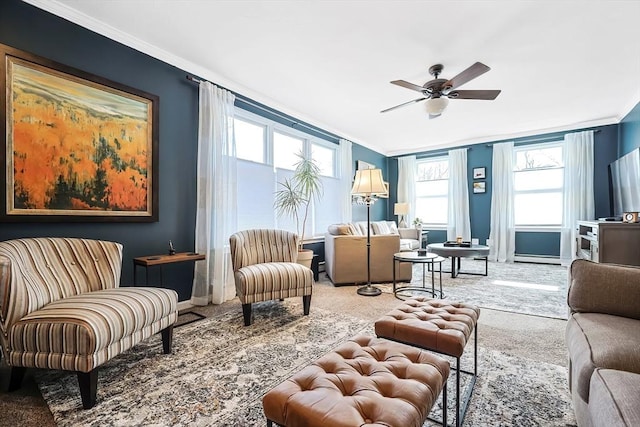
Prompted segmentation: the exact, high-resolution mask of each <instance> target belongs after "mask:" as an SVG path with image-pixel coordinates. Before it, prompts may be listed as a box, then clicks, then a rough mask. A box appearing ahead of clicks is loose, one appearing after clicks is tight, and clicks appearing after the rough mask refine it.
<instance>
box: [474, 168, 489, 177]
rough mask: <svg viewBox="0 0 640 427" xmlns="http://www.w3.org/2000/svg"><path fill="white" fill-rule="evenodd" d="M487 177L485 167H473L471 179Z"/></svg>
mask: <svg viewBox="0 0 640 427" xmlns="http://www.w3.org/2000/svg"><path fill="white" fill-rule="evenodd" d="M486 177H487V168H473V179H485V178H486Z"/></svg>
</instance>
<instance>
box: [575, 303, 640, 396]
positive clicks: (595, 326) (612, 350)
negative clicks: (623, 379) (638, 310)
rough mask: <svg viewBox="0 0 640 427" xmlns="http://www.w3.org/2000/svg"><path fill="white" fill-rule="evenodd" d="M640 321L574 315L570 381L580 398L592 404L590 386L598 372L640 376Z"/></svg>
mask: <svg viewBox="0 0 640 427" xmlns="http://www.w3.org/2000/svg"><path fill="white" fill-rule="evenodd" d="M639 330H640V320H636V319H629V318H626V317H618V316H611V315H608V314H601V313H574V314H573V315H572V316H571V318H570V319H569V322H568V323H567V330H566V341H567V346H568V347H569V348H570V349H571V371H572V372H571V377H572V378H573V380H572V381H573V386H574V387H576V388H577V392H578V394H579V395H580V397H581V398H582V399H583V400H584V401H585V402H589V383H590V379H591V375H592V374H593V371H594V370H595V369H596V368H607V369H618V370H622V371H630V372H635V373H638V374H640V341H639V340H638V331H639Z"/></svg>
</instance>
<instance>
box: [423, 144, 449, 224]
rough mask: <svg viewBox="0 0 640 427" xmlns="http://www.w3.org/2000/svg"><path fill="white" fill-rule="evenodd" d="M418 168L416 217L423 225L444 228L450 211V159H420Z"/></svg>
mask: <svg viewBox="0 0 640 427" xmlns="http://www.w3.org/2000/svg"><path fill="white" fill-rule="evenodd" d="M416 167H417V171H416V217H417V218H420V219H421V220H422V223H423V224H430V225H443V226H444V225H446V224H447V221H448V219H447V214H448V210H449V208H448V201H449V159H448V157H434V158H430V159H419V160H418V161H417V162H416Z"/></svg>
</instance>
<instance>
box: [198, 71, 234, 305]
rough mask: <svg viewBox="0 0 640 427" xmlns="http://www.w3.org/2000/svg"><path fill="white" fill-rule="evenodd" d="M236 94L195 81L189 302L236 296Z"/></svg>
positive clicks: (218, 299) (214, 301)
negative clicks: (193, 257) (196, 256)
mask: <svg viewBox="0 0 640 427" xmlns="http://www.w3.org/2000/svg"><path fill="white" fill-rule="evenodd" d="M234 100H235V96H234V95H233V94H232V93H231V92H228V91H226V90H224V89H220V88H218V87H216V86H214V85H212V84H211V83H209V82H201V83H200V105H199V125H198V170H197V211H196V247H195V249H196V252H198V253H201V254H205V255H206V257H207V258H206V259H205V260H204V261H199V262H196V264H195V274H194V279H193V288H192V292H191V303H192V304H194V305H207V304H208V303H209V302H212V303H214V304H220V303H222V302H224V301H227V300H230V299H232V298H233V297H235V294H236V291H235V284H234V279H233V268H232V266H231V255H230V252H229V236H230V235H231V234H232V233H234V232H235V231H236V221H237V220H236V217H237V197H236V191H237V190H236V176H237V175H236V174H237V161H236V147H235V140H234V135H233V111H234V106H233V102H234Z"/></svg>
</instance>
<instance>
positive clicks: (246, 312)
mask: <svg viewBox="0 0 640 427" xmlns="http://www.w3.org/2000/svg"><path fill="white" fill-rule="evenodd" d="M242 316H243V317H244V326H249V325H251V303H248V304H242Z"/></svg>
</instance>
